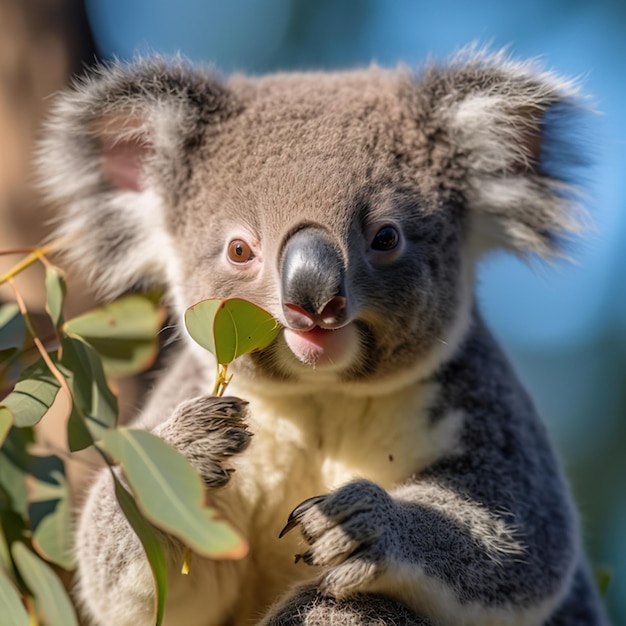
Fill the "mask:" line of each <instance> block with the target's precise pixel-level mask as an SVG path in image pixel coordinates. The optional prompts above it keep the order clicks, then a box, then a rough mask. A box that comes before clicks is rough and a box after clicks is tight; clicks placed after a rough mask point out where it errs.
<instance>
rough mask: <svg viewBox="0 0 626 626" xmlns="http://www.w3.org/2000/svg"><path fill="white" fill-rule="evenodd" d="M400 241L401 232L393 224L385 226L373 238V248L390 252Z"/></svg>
mask: <svg viewBox="0 0 626 626" xmlns="http://www.w3.org/2000/svg"><path fill="white" fill-rule="evenodd" d="M399 241H400V233H399V232H398V231H397V230H396V229H395V228H394V227H393V226H383V227H382V228H381V229H380V230H379V231H378V232H377V233H376V235H375V236H374V239H373V240H372V244H371V246H372V250H378V251H379V252H388V251H389V250H393V249H394V248H395V247H396V246H397V245H398V243H399Z"/></svg>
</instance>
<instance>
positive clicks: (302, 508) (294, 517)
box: [278, 496, 326, 563]
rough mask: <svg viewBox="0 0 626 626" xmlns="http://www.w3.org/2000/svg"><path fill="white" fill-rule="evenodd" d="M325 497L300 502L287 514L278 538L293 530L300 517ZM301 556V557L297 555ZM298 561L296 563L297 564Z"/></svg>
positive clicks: (314, 497) (315, 497)
mask: <svg viewBox="0 0 626 626" xmlns="http://www.w3.org/2000/svg"><path fill="white" fill-rule="evenodd" d="M325 498H326V496H313V497H312V498H308V499H306V500H304V502H301V503H300V504H299V505H298V506H297V507H296V508H295V509H294V510H293V511H291V513H289V517H288V518H287V523H286V524H285V527H284V528H283V529H282V530H281V531H280V534H279V535H278V538H279V539H281V538H282V537H284V536H285V535H286V534H287V533H288V532H289V531H290V530H293V529H294V528H295V527H296V526H297V525H298V524H299V523H300V521H301V520H302V516H303V515H304V514H305V513H306V512H307V511H308V510H309V509H310V508H311V507H312V506H315V505H316V504H319V503H320V502H322V500H324V499H325ZM297 556H302V555H297ZM297 562H298V561H296V563H297Z"/></svg>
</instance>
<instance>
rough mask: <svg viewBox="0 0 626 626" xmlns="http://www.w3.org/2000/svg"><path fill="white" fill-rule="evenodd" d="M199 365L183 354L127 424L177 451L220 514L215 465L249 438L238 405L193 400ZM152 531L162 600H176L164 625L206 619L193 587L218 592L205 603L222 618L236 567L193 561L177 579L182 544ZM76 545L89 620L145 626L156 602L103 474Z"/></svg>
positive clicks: (220, 476) (223, 476) (223, 473)
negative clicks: (164, 579) (163, 567)
mask: <svg viewBox="0 0 626 626" xmlns="http://www.w3.org/2000/svg"><path fill="white" fill-rule="evenodd" d="M199 368H200V366H199V365H198V364H197V363H195V362H194V361H193V359H192V357H191V355H190V354H188V353H184V354H183V355H181V357H179V360H178V363H177V364H176V365H174V366H173V367H172V369H171V371H170V372H169V373H168V376H167V377H166V378H165V379H164V380H163V381H161V384H160V385H159V388H158V389H157V391H156V393H155V394H154V395H153V396H152V398H151V400H150V402H149V403H148V405H147V407H146V410H145V411H144V412H143V413H142V414H141V415H140V416H139V418H138V420H137V422H136V423H135V425H134V426H135V427H140V428H145V429H147V430H151V431H152V432H153V433H154V434H156V435H158V436H159V437H161V438H162V439H163V440H165V441H166V442H167V443H170V444H171V445H173V446H174V447H175V448H176V449H178V450H179V451H180V452H181V453H183V454H184V455H185V456H186V457H187V459H188V460H189V461H190V462H191V464H192V465H194V467H195V468H196V470H197V471H198V472H199V473H200V475H201V476H202V478H203V479H204V482H205V484H206V485H207V487H208V488H210V489H211V492H212V496H211V497H212V501H215V504H216V506H218V507H219V508H220V509H221V510H222V511H226V510H227V509H226V507H225V505H222V504H221V503H222V498H221V497H220V490H219V489H218V488H219V487H223V486H224V485H225V484H226V483H227V482H228V480H229V477H230V473H229V472H228V470H227V468H226V467H224V466H223V465H222V461H223V460H225V459H227V458H228V457H229V456H230V455H232V454H236V453H238V452H240V451H242V450H243V449H245V447H246V446H247V445H248V442H249V434H248V432H247V428H246V426H245V423H244V421H243V417H244V416H245V410H246V409H245V404H244V403H242V402H241V401H240V400H237V399H234V398H214V397H209V396H202V395H199V394H201V393H202V391H205V392H206V390H203V389H202V388H201V387H200V385H199V383H198V380H199V377H198V376H191V375H190V374H191V373H192V372H195V373H197V372H198V371H199ZM206 380H209V378H208V376H207V377H206ZM194 396H196V397H195V398H194ZM188 398H192V399H191V400H188ZM202 427H203V428H202ZM116 472H117V474H118V477H119V478H121V479H122V482H123V478H122V477H121V474H120V473H119V471H118V470H116ZM155 532H156V533H157V536H158V537H159V539H160V541H161V544H162V546H163V548H164V552H165V557H166V561H167V568H168V581H169V582H168V597H169V598H171V599H175V600H177V602H176V603H175V604H176V614H175V615H172V614H170V611H168V605H166V619H168V620H169V621H167V622H166V623H186V624H193V623H195V621H194V619H198V617H197V616H200V615H202V611H203V610H204V614H205V615H206V614H207V611H209V609H207V608H206V607H205V608H204V609H203V608H202V607H198V606H197V605H196V604H195V603H196V602H197V601H198V598H200V599H201V601H202V602H203V603H204V602H206V601H207V598H206V595H202V594H197V593H195V589H196V588H197V586H198V585H201V586H202V587H205V588H206V589H207V590H210V593H215V594H219V598H220V602H214V603H212V604H213V609H210V610H218V609H219V611H221V612H223V613H220V614H219V615H215V616H214V617H215V618H216V620H217V621H219V620H220V619H222V618H223V617H224V614H225V613H227V612H228V610H229V607H230V606H231V605H232V602H234V600H235V598H234V594H235V593H236V589H237V586H236V585H235V584H230V583H231V582H232V576H231V574H233V571H232V570H233V568H236V567H237V565H233V564H232V563H220V564H216V563H214V562H210V561H206V560H204V559H200V558H199V557H196V558H195V559H194V561H193V566H192V568H191V573H190V575H189V576H181V574H180V570H181V565H182V563H183V559H184V554H185V547H184V546H183V545H182V543H181V542H180V541H179V540H178V539H176V538H175V537H171V536H168V535H166V534H165V533H163V532H160V531H159V530H157V529H155ZM75 548H76V554H77V559H78V572H77V596H78V599H79V602H80V603H81V604H82V605H83V607H84V608H85V609H86V610H87V611H88V613H89V614H90V616H91V618H92V620H93V623H95V624H116V625H119V626H125V625H127V624H128V625H132V626H138V625H140V624H150V623H152V620H153V617H154V609H155V601H156V600H155V597H156V596H155V588H154V580H153V576H152V572H151V569H150V566H149V563H148V561H147V558H146V556H145V553H144V550H143V546H142V545H141V542H140V541H139V539H138V537H137V535H136V534H135V532H134V531H133V529H132V528H131V526H130V524H129V523H128V521H127V520H126V517H125V516H124V514H123V513H122V511H121V509H120V507H119V504H118V503H117V500H116V497H115V493H114V488H113V480H112V477H111V475H110V472H109V470H108V469H104V470H102V471H101V472H100V473H99V475H98V476H97V477H96V479H95V480H94V482H93V483H92V485H91V486H90V488H89V491H88V493H87V495H86V499H85V502H84V505H83V507H82V509H81V513H80V517H79V520H78V527H77V532H76V546H75ZM207 564H210V565H213V567H207ZM229 585H230V586H229ZM194 595H195V598H194ZM183 596H184V597H183ZM187 596H189V597H188V599H187ZM181 611H183V612H184V611H188V612H189V614H190V615H189V616H188V615H186V614H181V613H180V612H181ZM194 611H195V612H196V614H197V615H196V617H195V618H194V617H193V613H194Z"/></svg>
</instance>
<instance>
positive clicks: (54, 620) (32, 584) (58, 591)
mask: <svg viewBox="0 0 626 626" xmlns="http://www.w3.org/2000/svg"><path fill="white" fill-rule="evenodd" d="M11 553H12V554H13V559H14V560H15V563H16V565H17V567H18V569H19V571H20V574H21V575H22V578H23V579H24V581H25V582H26V584H27V585H28V588H29V589H30V590H31V591H32V592H33V594H34V596H35V604H36V605H37V608H38V612H39V614H40V615H42V616H45V622H46V624H47V625H48V626H78V621H77V620H76V614H75V613H74V609H73V608H72V603H71V602H70V600H69V598H68V597H67V593H66V591H65V589H64V588H63V585H62V584H61V581H60V580H59V579H58V578H57V576H56V574H55V573H54V571H53V570H52V569H51V568H50V566H48V565H46V563H44V562H43V561H42V560H41V559H40V558H39V557H38V556H36V555H35V554H34V553H33V552H31V551H30V550H29V549H28V548H27V547H26V546H25V545H24V544H23V543H15V544H13V546H12V548H11Z"/></svg>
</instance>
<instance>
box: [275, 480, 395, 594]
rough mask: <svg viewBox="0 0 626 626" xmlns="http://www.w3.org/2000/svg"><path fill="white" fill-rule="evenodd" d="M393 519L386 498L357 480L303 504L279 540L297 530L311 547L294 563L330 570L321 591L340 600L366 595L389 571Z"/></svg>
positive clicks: (369, 484) (374, 487) (392, 508)
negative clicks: (358, 592)
mask: <svg viewBox="0 0 626 626" xmlns="http://www.w3.org/2000/svg"><path fill="white" fill-rule="evenodd" d="M396 515H397V513H396V506H395V504H394V502H393V500H392V499H391V497H390V496H389V494H388V493H387V492H386V491H385V490H384V489H382V488H381V487H379V486H378V485H376V484H374V483H372V482H369V481H366V480H361V481H356V482H352V483H349V484H347V485H345V486H344V487H341V488H340V489H338V490H337V491H335V492H334V493H331V494H329V495H326V496H316V497H314V498H309V499H308V500H305V501H304V502H302V503H301V504H300V505H299V506H297V507H296V508H295V509H294V510H293V511H292V513H291V514H290V516H289V520H288V521H287V525H286V526H285V528H284V529H283V530H282V532H281V534H280V536H281V537H282V536H283V535H284V534H285V533H287V532H289V531H290V530H291V529H293V528H295V527H296V526H300V530H301V531H302V535H303V537H304V539H305V540H306V542H307V543H308V544H309V547H308V549H307V550H306V552H304V553H303V554H298V555H296V562H298V561H299V560H303V561H304V562H305V563H307V564H308V565H314V566H322V567H326V568H328V571H327V573H326V574H325V575H324V576H323V578H322V580H321V583H320V585H319V589H320V591H321V592H322V593H323V594H327V595H332V596H334V597H336V598H342V597H345V596H346V595H349V594H351V593H354V592H357V591H367V590H368V584H369V583H371V582H372V581H374V580H375V579H376V578H377V577H378V576H379V575H380V574H381V573H382V572H383V571H384V569H385V568H386V567H387V565H388V563H389V561H390V558H391V556H392V553H393V551H394V547H395V541H394V536H395V533H397V530H396V527H397V524H396V521H397V520H396Z"/></svg>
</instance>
